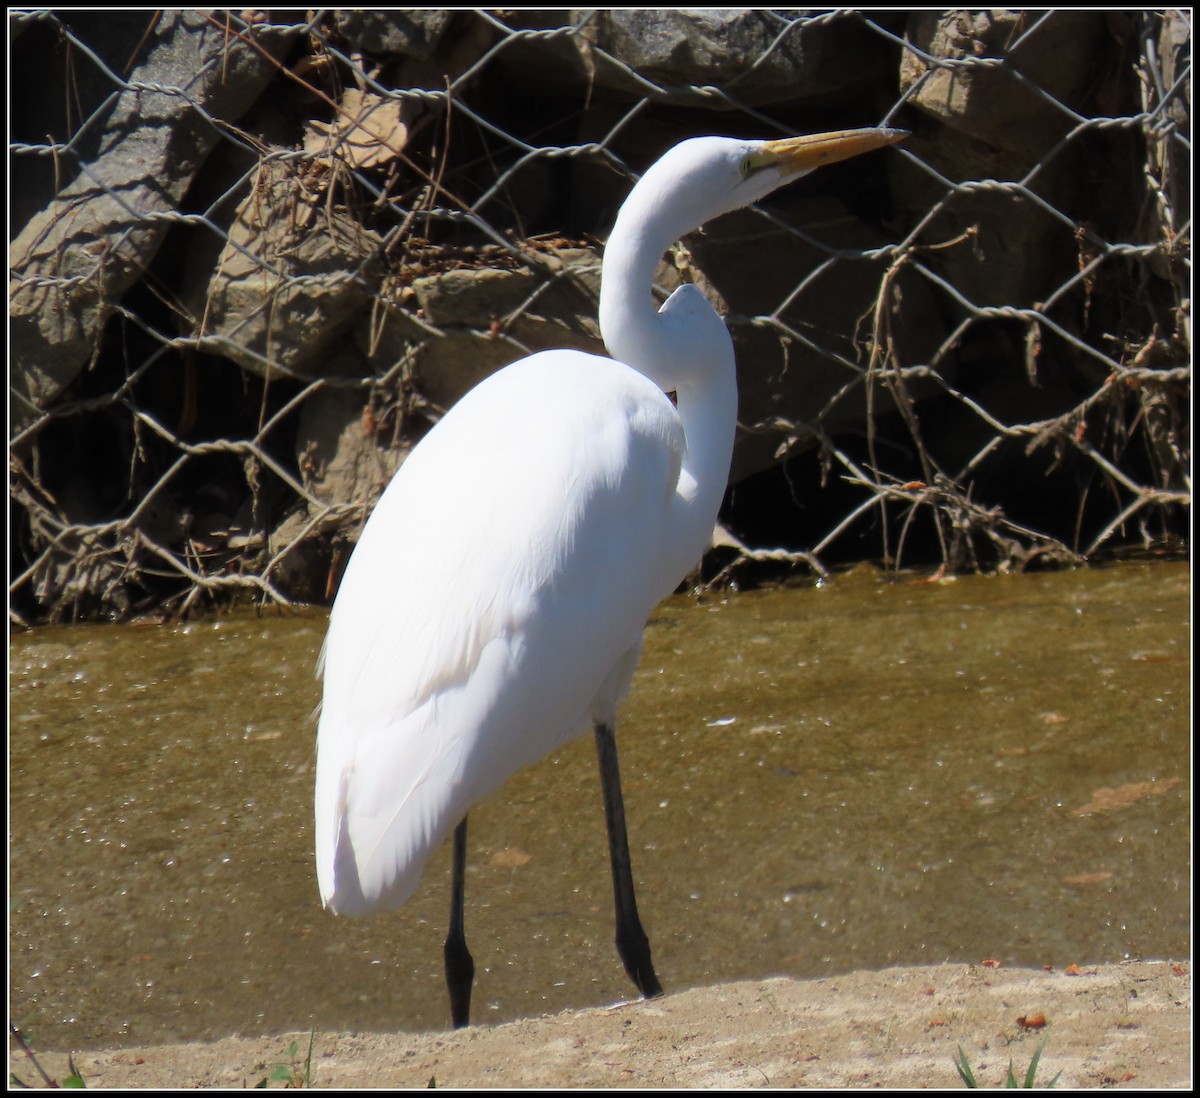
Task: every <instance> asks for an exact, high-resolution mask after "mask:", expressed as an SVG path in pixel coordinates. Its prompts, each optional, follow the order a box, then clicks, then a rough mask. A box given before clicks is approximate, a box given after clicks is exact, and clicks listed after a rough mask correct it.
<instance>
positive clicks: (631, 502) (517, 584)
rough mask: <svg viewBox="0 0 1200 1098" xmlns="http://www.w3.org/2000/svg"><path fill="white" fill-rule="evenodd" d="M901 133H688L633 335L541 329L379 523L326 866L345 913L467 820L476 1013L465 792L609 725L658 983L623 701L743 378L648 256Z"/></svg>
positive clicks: (627, 261)
mask: <svg viewBox="0 0 1200 1098" xmlns="http://www.w3.org/2000/svg"><path fill="white" fill-rule="evenodd" d="M902 136H904V133H903V131H898V130H890V129H866V130H843V131H839V132H837V133H826V134H818V135H815V136H807V137H796V138H790V139H785V140H775V141H743V140H736V139H732V138H722V137H700V138H693V139H692V140H688V141H684V142H683V143H682V144H679V145H677V146H675V148H673V149H671V150H670V151H669V152H668V153H666V155H664V156H663V157H662V159H661V160H659V161H658V162H657V163H656V164H654V165H653V166H652V167H651V168H650V169H649V170H648V171H647V172H646V173H645V175H643V176H642V178H641V179H640V180H639V181H638V183H637V185H636V186H635V187H634V188H633V191H632V192H631V193H630V195H629V198H628V199H627V200H626V202H625V204H624V205H623V206H622V207H621V211H620V213H619V215H618V217H617V221H616V225H615V226H614V228H613V231H612V234H611V235H610V237H609V240H608V245H607V248H606V249H605V253H604V266H603V277H602V281H601V291H600V330H601V333H602V334H603V337H604V342H605V345H606V346H607V348H608V350H609V352H610V353H611V354H612V356H613V357H612V358H611V359H607V358H602V357H599V356H596V355H590V354H585V353H583V352H582V351H575V350H558V351H544V352H541V353H539V354H534V355H531V356H529V357H528V358H525V359H522V360H521V361H519V362H516V363H513V364H512V365H511V366H508V367H506V368H505V369H503V370H500V371H499V372H498V373H496V374H494V375H492V376H491V377H490V378H488V379H487V380H485V381H483V382H481V383H480V384H479V385H478V386H476V387H475V388H474V389H473V390H472V391H471V392H469V393H468V394H467V395H466V396H465V397H463V399H462V400H461V401H460V402H459V403H458V404H457V405H455V407H454V408H452V409H451V411H450V412H449V413H447V414H446V415H445V416H444V417H443V418H442V420H441V421H440V422H439V423H438V424H437V425H436V426H435V427H434V428H433V429H432V430H431V431H430V432H429V434H428V435H427V436H426V437H425V438H424V439H423V440H422V441H421V443H420V445H418V446H417V447H416V448H415V449H414V450H413V452H412V453H411V454H410V455H409V457H408V459H407V460H406V461H405V462H404V464H403V465H402V466H401V467H400V470H399V471H398V472H397V473H396V475H395V477H394V479H393V480H392V482H391V484H389V485H388V488H387V490H386V491H385V492H384V493H383V496H382V497H381V498H380V500H379V503H378V505H377V506H376V508H375V511H374V513H373V514H372V515H371V518H370V520H369V521H368V522H367V524H366V527H365V529H364V530H363V533H362V537H361V538H360V540H359V542H358V545H357V547H356V548H355V550H354V553H353V554H352V556H351V558H350V562H349V564H348V566H347V568H346V572H345V576H344V577H343V579H342V584H341V589H340V590H339V592H338V595H337V599H336V600H335V602H334V606H333V611H332V613H331V615H330V621H329V632H328V635H327V636H326V638H325V646H324V649H323V651H322V655H321V665H320V668H319V672H318V673H323V675H324V698H323V701H322V706H321V716H320V724H319V728H318V732H317V775H316V857H317V879H318V882H319V884H320V890H321V899H322V900H323V902H324V903H325V905H326V906H327V907H330V908H332V909H333V910H334V911H335V912H338V913H344V914H350V915H358V914H364V913H366V912H369V911H373V910H377V909H387V908H392V907H397V906H399V905H400V904H402V903H404V901H405V900H407V899H408V898H409V896H410V895H412V893H413V891H414V890H415V889H416V887H417V882H418V880H419V879H420V876H421V871H422V869H423V867H424V865H425V862H426V859H427V858H428V857H429V854H430V853H431V851H432V850H433V849H434V848H435V847H437V846H438V845H439V844H440V843H441V842H442V840H443V839H444V838H445V837H446V836H447V835H448V834H449V832H450V831H451V830H454V831H455V837H454V853H453V870H452V880H453V884H452V898H451V915H450V931H449V935H448V937H447V939H446V947H445V964H446V981H447V985H448V988H449V992H450V1003H451V1016H452V1020H453V1022H454V1024H455V1025H456V1026H462V1025H466V1024H467V1021H468V1015H469V1011H470V998H471V984H472V981H473V977H474V964H473V962H472V960H471V955H470V953H469V952H468V951H467V946H466V939H465V936H464V933H463V880H464V868H465V860H466V816H467V811H468V809H470V807H471V806H472V805H473V804H474V803H475V802H476V801H478V800H479V799H480V798H482V797H485V796H487V795H488V794H489V793H491V792H493V791H494V790H495V789H497V788H498V787H499V786H500V785H501V784H502V783H503V782H504V781H505V780H506V779H508V778H509V777H510V776H511V775H512V774H514V773H515V772H516V771H517V770H519V769H520V768H521V767H523V766H525V765H527V764H529V763H532V762H534V761H536V760H537V759H540V758H541V757H542V756H543V755H545V754H547V753H548V752H550V751H554V750H555V749H556V748H559V747H561V746H562V745H563V744H565V743H567V742H568V741H569V740H571V739H574V738H575V736H577V735H578V734H580V733H581V732H582V731H584V730H585V729H586V728H587V726H588V725H589V724H590V725H591V726H592V728H593V730H594V733H595V737H596V745H597V750H598V754H599V761H600V775H601V781H602V785H603V795H604V808H605V816H606V821H607V825H608V840H609V854H610V860H611V863H612V875H613V889H614V894H615V902H616V923H617V938H616V941H617V949H618V952H619V954H620V956H621V959H622V961H623V963H624V965H625V969H626V971H627V972H628V973H629V975H630V976H631V977H632V979H633V982H634V983H635V984H636V985H637V988H638V990H639V991H640V992H641V993H642V994H644V995H645V996H647V997H650V996H652V995H658V994H660V993H661V991H662V988H661V986H660V985H659V982H658V978H657V976H656V975H655V973H654V966H653V963H652V961H651V958H650V945H649V942H648V940H647V938H646V934H645V932H644V931H643V929H642V926H641V922H640V920H639V918H638V913H637V904H636V901H635V899H634V889H633V875H632V872H631V869H630V862H629V846H628V841H627V839H626V833H625V818H624V809H623V805H622V799H621V785H620V776H619V771H618V766H617V752H616V740H615V736H614V729H615V725H616V714H617V705H618V703H619V701H620V700H621V699H622V698H623V697H624V696H625V694H626V693H627V692H628V690H629V685H630V680H631V679H632V677H633V672H634V668H635V667H636V665H637V662H638V657H639V655H640V653H641V647H642V630H643V627H644V626H645V623H646V619H647V618H648V617H649V615H650V613H651V611H652V610H653V609H654V607H655V605H656V604H657V603H658V602H659V601H660V600H661V599H663V598H664V597H665V596H667V595H669V594H670V593H671V592H672V591H673V590H674V589H675V587H676V586H677V585H678V584H679V583H680V582H681V581H682V580H683V578H684V577H685V576H686V575H687V574H688V572H689V571H690V570H691V569H692V568H693V567H694V566H695V565H696V563H697V562H698V561H699V559H700V557H701V555H702V553H703V552H704V550H705V549H706V548H707V547H708V545H709V543H710V539H711V536H712V531H713V525H714V522H715V520H716V515H717V509H718V507H719V505H720V502H721V496H722V493H723V492H724V490H725V483H726V479H727V478H728V475H729V463H730V457H731V455H732V451H733V436H734V427H735V422H736V416H737V386H736V381H735V376H734V355H733V342H732V340H731V339H730V336H729V332H728V331H727V330H726V328H725V325H724V323H723V321H722V320H721V318H720V317H719V316H718V315H717V313H716V312H715V311H714V310H713V308H712V307H711V306H710V305H709V304H708V302H707V301H706V300H705V298H704V297H703V295H702V294H701V293H700V291H699V290H698V289H696V287H694V286H691V285H685V286H681V287H680V288H679V289H677V290H676V291H675V292H674V293H673V294H672V295H671V296H670V297H669V298H668V299H667V301H666V303H665V304H664V305H663V306H662V308H661V309H658V310H657V311H656V310H655V308H654V305H653V299H652V296H651V285H652V279H653V276H654V273H655V269H656V267H657V265H658V263H659V261H660V259H661V258H662V255H663V253H664V252H665V251H666V249H667V248H668V247H669V246H670V245H671V244H672V243H674V242H675V241H676V240H677V239H679V237H681V236H682V235H684V234H685V233H687V232H690V231H691V230H693V229H695V228H697V227H699V226H700V225H702V224H704V223H705V222H706V221H709V220H711V219H713V218H715V217H718V216H719V215H721V214H724V213H728V212H730V211H732V210H736V209H740V208H741V207H743V206H747V205H749V204H751V203H753V202H756V201H758V200H759V199H761V198H763V197H764V196H765V195H767V194H769V193H770V192H771V191H773V190H774V189H775V188H776V187H779V186H780V185H782V184H783V183H785V182H787V181H788V180H791V179H795V178H798V177H799V176H801V175H804V174H806V173H807V172H809V171H811V170H813V169H814V168H816V167H819V166H820V165H822V164H828V163H832V162H833V161H837V160H842V159H845V158H846V157H850V156H854V155H857V154H858V153H862V152H866V151H868V150H870V149H875V148H878V147H880V146H883V145H886V144H889V143H891V142H893V141H896V140H898V139H899V138H901V137H902ZM671 392H673V393H674V394H675V403H674V404H673V403H672V401H671V400H670V399H669V398H668V396H667V395H666V394H667V393H671Z"/></svg>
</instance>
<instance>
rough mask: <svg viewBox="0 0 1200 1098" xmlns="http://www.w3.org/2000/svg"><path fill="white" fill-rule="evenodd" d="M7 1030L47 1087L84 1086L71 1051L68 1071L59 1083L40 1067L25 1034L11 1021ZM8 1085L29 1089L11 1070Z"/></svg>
mask: <svg viewBox="0 0 1200 1098" xmlns="http://www.w3.org/2000/svg"><path fill="white" fill-rule="evenodd" d="M8 1032H9V1033H11V1034H12V1035H13V1039H14V1040H15V1041H16V1042H17V1044H18V1045H20V1046H21V1051H22V1052H24V1053H25V1055H26V1056H28V1057H29V1062H30V1063H31V1064H33V1066H34V1067H35V1068H36V1069H37V1073H38V1074H39V1075H40V1076H41V1077H42V1082H43V1083H45V1084H46V1086H47V1087H51V1088H53V1089H55V1090H57V1089H58V1088H59V1087H68V1088H71V1089H74V1090H79V1089H82V1088H85V1087H86V1086H87V1083H85V1082H84V1081H83V1076H82V1075H80V1073H79V1069H78V1068H77V1067H76V1066H75V1056H74V1054H73V1053H68V1054H67V1070H68V1071H70V1073H71V1074H70V1075H68V1076H67V1077H66V1078H65V1079H63V1081H62V1082H61V1083H60V1082H59V1081H58V1080H57V1079H52V1078H51V1077H50V1075H49V1073H48V1072H47V1071H46V1069H45V1068H44V1067H42V1065H41V1063H40V1062H39V1060H38V1058H37V1057H36V1056H35V1055H34V1053H33V1049H31V1048H30V1047H29V1042H28V1041H26V1040H25V1035H24V1034H23V1033H22V1032H21V1031H20V1030H19V1029H17V1027H16V1026H14V1025H13V1024H12V1022H9V1023H8ZM8 1085H9V1086H11V1087H17V1088H19V1089H21V1090H30V1089H31V1088H30V1086H29V1084H28V1083H27V1082H25V1080H24V1079H21V1078H19V1077H18V1076H16V1075H15V1074H13V1073H12V1072H11V1071H10V1072H9V1073H8Z"/></svg>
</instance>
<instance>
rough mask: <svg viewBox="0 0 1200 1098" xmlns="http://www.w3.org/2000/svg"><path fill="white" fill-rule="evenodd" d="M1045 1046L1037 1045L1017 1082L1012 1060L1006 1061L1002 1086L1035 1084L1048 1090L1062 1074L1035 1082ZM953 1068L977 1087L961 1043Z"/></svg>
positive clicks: (1010, 1088)
mask: <svg viewBox="0 0 1200 1098" xmlns="http://www.w3.org/2000/svg"><path fill="white" fill-rule="evenodd" d="M1045 1047H1046V1042H1045V1041H1043V1042H1042V1043H1041V1044H1040V1045H1038V1049H1037V1052H1035V1053H1034V1054H1033V1059H1032V1060H1030V1061H1029V1067H1028V1068H1027V1069H1026V1070H1025V1078H1024V1080H1023V1081H1021V1082H1017V1077H1016V1076H1015V1075H1014V1074H1013V1066H1012V1060H1009V1061H1008V1075H1007V1077H1006V1078H1005V1080H1004V1086H1005V1088H1006V1089H1008V1090H1021V1089H1024V1090H1032V1089H1033V1088H1034V1087H1035V1086H1041V1087H1045V1089H1046V1090H1050V1089H1051V1088H1052V1087H1053V1086H1054V1085H1055V1084H1056V1083H1057V1082H1058V1079H1059V1076H1061V1075H1062V1072H1061V1071H1060V1072H1059V1073H1058V1075H1056V1076H1054V1078H1053V1079H1051V1080H1050V1082H1048V1083H1035V1081H1034V1080H1035V1079H1036V1077H1037V1069H1038V1061H1039V1060H1041V1058H1042V1051H1043V1050H1044V1049H1045ZM954 1070H955V1071H957V1072H958V1077H959V1078H960V1079H961V1080H962V1081H963V1083H964V1084H965V1085H966V1086H968V1087H970V1088H971V1089H972V1090H975V1089H977V1088H978V1087H979V1083H978V1082H977V1081H976V1079H975V1072H974V1071H972V1069H971V1062H970V1060H968V1059H967V1054H966V1053H965V1052H963V1048H962V1045H959V1046H958V1058H957V1059H956V1060H955V1061H954Z"/></svg>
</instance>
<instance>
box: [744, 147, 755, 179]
mask: <svg viewBox="0 0 1200 1098" xmlns="http://www.w3.org/2000/svg"><path fill="white" fill-rule="evenodd" d="M741 170H742V178H743V179H749V178H750V176H752V175H753V174H754V171H755V167H754V157H753V155H751V154H750V153H747V154H746V155H745V156H743V157H742V163H741Z"/></svg>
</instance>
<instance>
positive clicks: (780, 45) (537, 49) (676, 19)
mask: <svg viewBox="0 0 1200 1098" xmlns="http://www.w3.org/2000/svg"><path fill="white" fill-rule="evenodd" d="M508 21H509V22H510V24H511V25H513V26H516V27H525V28H531V27H537V28H538V29H546V30H550V29H553V28H558V27H563V28H566V27H571V28H578V33H575V34H569V35H568V34H564V35H562V36H557V37H554V36H547V37H545V38H538V39H536V40H534V41H533V42H530V43H525V42H520V41H517V42H514V43H513V44H512V45H511V46H510V47H508V48H506V49H505V51H504V53H503V55H502V62H503V64H504V65H505V66H506V69H507V70H508V71H509V72H511V73H512V75H513V78H514V79H516V80H519V81H521V82H522V83H526V82H535V83H541V84H544V85H547V86H550V87H556V88H562V89H564V90H565V89H571V90H575V89H578V87H579V86H580V82H581V81H586V82H587V83H588V85H589V86H594V87H595V88H597V89H599V90H602V91H607V92H608V93H610V94H612V93H620V95H621V97H622V98H629V97H633V98H635V99H641V98H643V97H645V96H649V97H650V98H651V99H653V100H654V101H656V102H661V103H678V104H686V105H689V106H705V107H708V108H715V109H718V110H721V109H727V108H728V107H730V106H734V105H740V104H741V105H748V106H765V105H768V104H775V103H785V102H789V103H790V102H804V103H805V104H807V105H809V106H823V105H833V104H841V105H844V104H845V102H846V100H847V99H854V98H857V97H859V96H860V95H863V94H869V93H870V88H871V86H872V83H873V80H874V78H873V76H872V73H873V72H874V71H876V69H877V66H878V63H879V62H881V61H882V60H883V57H884V56H885V55H886V52H887V49H888V46H887V43H886V40H885V39H884V38H883V37H882V36H880V35H878V34H875V33H872V32H871V31H870V30H869V29H868V28H866V27H865V26H864V25H863V24H862V22H861V21H860V20H858V19H857V18H855V17H854V16H852V15H846V16H838V15H836V14H832V13H831V15H830V16H829V17H828V18H827V19H825V20H823V21H820V22H819V23H818V24H817V25H814V22H813V21H811V20H805V19H789V18H788V15H787V14H785V13H783V12H778V11H774V10H767V9H745V8H689V9H671V8H612V9H593V8H586V9H577V10H574V11H571V12H569V13H564V12H557V11H533V12H525V11H522V12H515V13H510V17H509V20H508ZM801 32H803V33H801ZM847 58H853V59H854V63H852V64H847ZM717 88H720V89H721V90H720V91H719V92H718V91H717V90H716V89H717Z"/></svg>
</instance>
